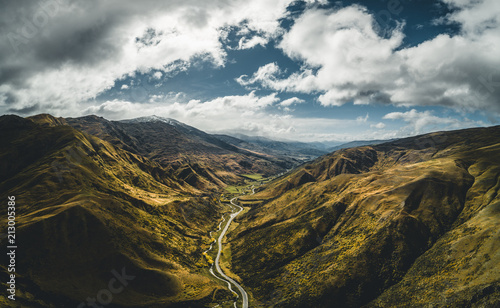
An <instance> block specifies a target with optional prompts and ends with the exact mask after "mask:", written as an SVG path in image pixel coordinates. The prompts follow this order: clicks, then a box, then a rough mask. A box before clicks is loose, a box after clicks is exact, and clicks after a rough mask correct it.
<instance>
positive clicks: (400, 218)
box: [0, 114, 500, 308]
mask: <svg viewBox="0 0 500 308" xmlns="http://www.w3.org/2000/svg"><path fill="white" fill-rule="evenodd" d="M0 131H2V134H1V135H0V142H2V143H3V144H9V147H8V148H7V147H6V148H2V151H1V152H0V168H1V170H2V174H1V175H0V191H1V192H2V195H4V194H5V195H8V196H16V219H17V222H16V223H17V225H16V232H17V235H18V239H17V242H18V243H20V247H19V249H18V255H17V257H16V270H17V275H18V276H17V279H16V288H17V289H18V290H19V293H18V295H17V296H18V301H17V302H16V304H18V305H19V307H73V306H74V307H78V306H79V305H81V304H82V303H83V305H84V306H85V305H87V300H88V298H90V299H92V296H93V297H94V298H95V294H99V292H100V290H106V288H108V283H109V279H111V278H112V277H113V273H120V272H122V273H126V274H127V276H126V277H134V278H130V282H129V283H128V284H127V286H126V287H124V288H123V291H122V292H117V293H116V294H113V298H112V302H111V303H109V305H106V306H107V307H205V308H208V307H210V308H214V307H221V308H226V307H238V308H239V307H315V308H316V307H318V308H320V307H325V308H326V307H332V305H336V306H338V307H400V306H401V305H403V306H411V307H426V305H429V303H431V304H432V305H435V306H444V305H450V306H467V305H468V306H470V307H495V305H496V304H498V303H500V298H499V295H498V294H500V267H499V265H498V264H500V246H499V245H498V243H499V241H498V240H499V239H500V237H499V235H500V234H499V233H498V230H500V228H499V227H500V216H499V213H500V212H499V206H500V199H499V198H500V197H499V194H498V191H499V189H500V178H499V176H500V163H499V161H498V157H499V156H500V127H499V126H494V127H488V128H476V129H467V130H460V131H449V132H437V133H432V134H427V135H422V136H416V137H410V138H405V139H398V140H389V141H387V142H385V141H383V140H380V141H373V142H372V143H371V144H368V145H361V146H358V145H359V144H357V143H352V145H353V147H350V146H346V148H342V149H339V150H336V151H334V152H330V153H323V152H318V149H317V148H316V149H314V148H307V145H306V144H302V143H300V144H297V143H294V144H292V143H290V144H287V143H283V142H272V141H270V140H268V139H262V138H261V139H258V141H259V142H256V143H251V140H250V139H249V138H247V140H242V139H237V138H236V137H228V136H220V135H210V134H207V133H205V132H203V131H200V130H197V129H195V128H193V127H190V126H187V125H185V124H182V123H180V122H177V121H175V120H172V119H165V118H160V117H147V118H138V119H134V120H126V121H108V120H106V119H104V118H100V117H95V116H87V117H82V118H55V117H52V116H50V115H47V114H42V115H38V116H33V117H29V118H21V117H17V116H2V117H0ZM362 143H363V144H364V143H365V142H362ZM292 151H299V152H300V153H298V154H297V155H295V156H294V155H291V152H292ZM313 157H314V159H312V160H310V161H304V159H306V158H308V159H309V158H313ZM5 210H6V209H0V213H2V215H4V214H6V212H5ZM1 227H2V228H4V229H5V227H6V225H5V222H2V226H1ZM1 241H2V242H1V244H2V245H3V244H5V239H2V240H1ZM21 243H22V245H21ZM1 271H2V272H3V273H4V274H6V273H7V272H8V269H7V267H6V266H4V265H2V267H1ZM3 286H4V287H6V285H5V283H4V284H3ZM7 303H8V302H7V299H6V298H5V297H2V296H0V305H7Z"/></svg>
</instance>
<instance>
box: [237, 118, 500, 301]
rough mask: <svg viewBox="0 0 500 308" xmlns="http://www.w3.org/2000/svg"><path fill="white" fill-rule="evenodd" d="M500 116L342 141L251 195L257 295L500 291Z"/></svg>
mask: <svg viewBox="0 0 500 308" xmlns="http://www.w3.org/2000/svg"><path fill="white" fill-rule="evenodd" d="M498 157H500V127H491V128H484V129H470V130H463V131H456V132H446V133H435V134H430V135H425V136H420V137H414V138H408V139H402V140H398V141H395V142H390V143H385V144H381V145H376V146H367V147H361V148H352V149H347V150H341V151H337V152H334V153H332V154H330V155H326V156H324V157H321V158H319V159H317V160H315V161H313V162H312V163H309V164H306V165H305V166H303V167H301V168H299V169H296V170H294V171H293V172H292V173H291V174H289V175H287V176H284V177H281V178H279V179H277V180H275V181H273V182H272V183H270V184H268V185H267V187H265V189H261V190H260V192H259V193H257V194H256V195H253V196H247V197H244V198H242V200H246V201H247V204H254V205H253V206H252V209H251V210H250V211H249V212H248V213H247V214H245V215H244V216H243V217H241V219H239V221H238V222H239V226H238V228H237V229H236V230H235V233H233V234H232V238H231V247H232V249H233V251H232V258H233V264H234V265H235V266H234V268H233V271H234V272H235V273H236V274H237V275H238V276H239V277H241V278H242V279H243V281H244V284H245V286H247V287H248V288H249V289H250V291H251V292H252V294H253V295H254V296H255V297H256V299H257V300H258V303H254V304H255V307H333V306H334V307H360V306H363V305H368V306H369V307H401V306H405V307H424V306H425V307H427V306H428V305H430V304H432V305H436V306H445V305H450V306H453V307H457V306H463V305H465V304H467V303H470V305H471V306H477V307H494V305H496V304H499V303H500V298H499V295H498V294H500V293H499V290H500V265H499V264H500V263H499V261H500V260H499V256H500V250H499V249H500V246H499V245H498V239H499V237H498V236H499V233H498V230H500V229H499V228H498V227H499V223H500V219H499V218H500V216H499V214H500V212H499V209H500V196H498V190H499V188H500V182H499V181H500V179H499V174H500V161H499V160H498Z"/></svg>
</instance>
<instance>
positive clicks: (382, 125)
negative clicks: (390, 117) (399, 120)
mask: <svg viewBox="0 0 500 308" xmlns="http://www.w3.org/2000/svg"><path fill="white" fill-rule="evenodd" d="M370 127H371V128H377V129H383V128H385V124H384V123H382V122H379V123H377V124H371V125H370Z"/></svg>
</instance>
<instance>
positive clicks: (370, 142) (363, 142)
mask: <svg viewBox="0 0 500 308" xmlns="http://www.w3.org/2000/svg"><path fill="white" fill-rule="evenodd" d="M396 140H398V139H387V140H359V141H351V142H347V143H342V144H340V145H336V146H333V147H330V148H328V152H334V151H338V150H342V149H349V148H356V147H362V146H365V145H377V144H381V143H386V142H391V141H396Z"/></svg>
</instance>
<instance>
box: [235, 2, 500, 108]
mask: <svg viewBox="0 0 500 308" xmlns="http://www.w3.org/2000/svg"><path fill="white" fill-rule="evenodd" d="M445 2H447V3H448V4H453V5H455V6H457V7H458V8H459V10H457V11H454V13H451V14H450V15H449V16H447V17H446V20H447V21H449V22H458V23H460V24H461V25H462V27H463V29H462V31H461V32H460V33H459V34H457V35H455V36H450V35H447V34H441V35H438V36H436V37H435V38H433V39H430V40H428V41H425V42H423V43H421V44H419V45H418V46H413V47H404V46H402V43H403V38H404V34H403V32H402V29H403V27H404V25H400V26H399V27H397V28H395V29H393V30H392V32H389V33H388V34H387V33H386V35H384V36H381V35H380V34H379V33H378V32H377V31H378V30H377V27H376V19H375V17H374V15H372V14H371V13H370V12H368V11H367V10H366V9H365V8H364V7H361V6H358V5H352V6H349V7H345V8H342V9H338V10H332V9H318V8H312V9H309V10H306V12H305V13H304V14H303V15H301V16H300V17H299V18H298V19H297V20H296V21H295V24H294V25H293V26H292V28H291V29H290V31H289V32H288V33H286V34H285V35H284V36H283V40H282V41H281V43H280V45H279V46H280V47H281V48H282V50H283V51H284V52H285V53H286V54H287V55H288V56H289V57H291V58H293V59H297V60H300V61H302V62H303V64H304V66H303V68H302V69H301V70H300V71H299V72H295V73H292V74H291V75H289V76H288V77H284V76H283V71H282V70H280V68H279V67H278V65H277V64H275V63H270V64H267V65H265V66H263V67H261V68H260V69H259V70H258V71H257V72H256V73H255V74H253V75H252V76H250V77H248V76H242V77H240V78H239V79H238V81H239V82H240V83H241V84H242V85H245V86H255V85H256V84H260V85H262V86H264V87H267V88H271V89H274V90H278V91H289V92H302V93H308V94H315V93H319V96H318V101H319V102H320V103H321V104H322V105H324V106H341V105H343V104H345V103H347V102H354V104H370V103H385V104H393V105H399V106H418V105H420V106H437V105H440V106H448V107H453V108H457V109H465V110H483V111H486V110H487V111H490V112H496V113H497V114H499V113H500V104H498V101H499V99H500V70H499V69H498V68H499V67H500V57H498V54H500V2H498V1H495V0H483V1H475V0H445Z"/></svg>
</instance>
